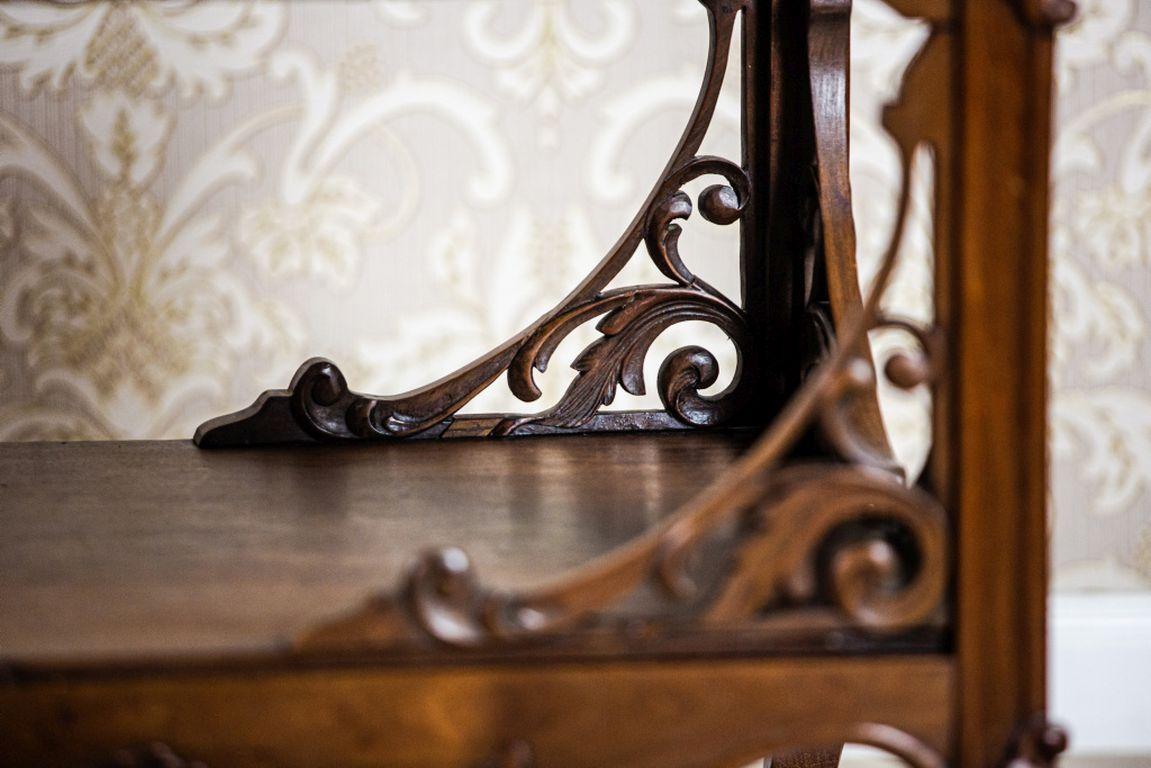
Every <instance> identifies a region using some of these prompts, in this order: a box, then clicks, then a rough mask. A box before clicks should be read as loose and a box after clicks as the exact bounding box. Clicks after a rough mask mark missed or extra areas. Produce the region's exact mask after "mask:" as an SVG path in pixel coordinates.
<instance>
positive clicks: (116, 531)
mask: <svg viewBox="0 0 1151 768" xmlns="http://www.w3.org/2000/svg"><path fill="white" fill-rule="evenodd" d="M748 440H749V437H746V436H741V435H718V434H698V433H697V434H686V433H675V434H666V435H650V434H649V435H627V436H614V437H604V436H584V437H572V438H549V437H540V438H533V439H531V440H521V441H515V442H498V441H452V442H450V443H439V444H431V443H428V444H406V445H374V446H370V447H333V446H323V447H320V446H314V447H295V448H288V449H268V450H256V449H253V450H237V451H222V452H205V451H199V450H197V449H195V448H194V447H193V446H192V445H191V443H188V442H159V443H156V442H131V443H101V444H95V443H89V444H67V445H65V444H23V445H19V444H9V445H0V491H2V493H0V529H2V530H3V531H4V535H3V537H0V573H3V574H4V578H3V579H2V580H0V655H2V656H3V657H7V658H9V659H11V658H23V657H38V658H39V657H56V656H62V657H67V656H70V655H85V656H88V655H102V654H117V655H125V656H131V655H140V654H166V653H177V654H188V653H194V652H220V651H231V650H256V649H264V648H269V647H274V646H276V645H277V644H280V643H284V642H287V641H288V640H289V639H290V638H292V637H293V636H295V635H296V634H297V633H298V632H300V631H301V630H303V629H304V628H306V627H308V626H309V625H311V624H313V623H315V622H316V621H318V620H322V619H325V618H328V617H330V616H332V615H333V614H335V613H339V612H340V611H342V610H346V609H348V608H349V607H351V606H353V605H355V604H357V603H359V602H360V601H361V600H362V599H363V598H365V597H366V596H367V595H368V594H370V592H371V591H372V590H375V589H381V590H382V589H385V588H390V587H392V586H393V585H394V583H395V582H396V580H397V579H398V577H399V574H400V572H401V570H402V569H403V567H404V566H405V565H406V564H407V561H408V558H411V557H413V556H415V555H416V554H417V553H419V552H420V550H421V549H423V548H426V547H430V546H438V545H447V544H454V545H459V546H462V547H464V548H466V549H467V551H468V552H469V554H470V555H471V556H472V558H473V560H474V561H475V562H476V564H477V567H478V568H479V569H481V570H482V572H483V573H484V577H485V579H487V580H489V581H490V582H491V583H493V584H495V585H497V586H507V587H511V586H516V587H523V586H525V585H531V584H533V583H539V582H542V581H545V580H547V579H548V578H549V577H554V576H556V575H557V574H558V573H559V572H560V571H562V570H564V569H567V568H571V567H574V566H577V565H580V564H582V563H585V562H586V561H587V560H589V559H590V558H592V557H594V556H596V555H600V554H603V553H604V552H606V551H609V550H611V549H613V548H614V547H616V546H619V545H620V544H623V543H625V542H627V541H628V540H630V539H631V538H633V537H635V536H637V535H639V534H640V533H642V532H644V531H645V530H647V529H648V528H649V527H650V526H651V525H652V523H654V522H655V521H656V520H659V519H660V518H662V517H663V516H665V515H667V514H668V513H670V512H672V511H673V510H675V509H676V508H677V507H678V506H679V505H681V504H682V503H683V502H685V501H687V500H688V499H689V498H690V497H691V496H692V495H693V494H694V493H695V492H696V491H698V490H700V489H702V488H703V487H704V486H705V485H707V483H708V482H709V481H710V480H712V479H713V478H714V477H716V476H717V475H719V474H720V473H722V472H723V470H724V469H725V468H726V467H727V466H728V465H729V464H730V463H731V462H732V461H733V460H734V458H735V457H736V456H737V455H738V454H739V453H740V451H741V449H742V447H743V446H744V445H745V444H746V443H747V442H748Z"/></svg>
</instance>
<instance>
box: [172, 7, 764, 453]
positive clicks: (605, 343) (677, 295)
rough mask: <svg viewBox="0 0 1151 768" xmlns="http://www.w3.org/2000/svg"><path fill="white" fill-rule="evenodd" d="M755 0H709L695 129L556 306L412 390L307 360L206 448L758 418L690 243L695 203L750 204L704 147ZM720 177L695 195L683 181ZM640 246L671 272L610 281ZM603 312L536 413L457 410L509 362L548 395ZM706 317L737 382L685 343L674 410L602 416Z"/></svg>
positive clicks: (721, 215)
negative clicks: (364, 384)
mask: <svg viewBox="0 0 1151 768" xmlns="http://www.w3.org/2000/svg"><path fill="white" fill-rule="evenodd" d="M750 1H751V0H740V1H733V0H700V2H701V3H702V4H703V5H704V6H705V8H706V9H707V13H708V20H709V25H710V32H711V35H710V50H709V53H708V61H707V67H706V70H705V74H704V80H703V84H702V86H701V88H700V93H699V96H698V99H697V101H696V105H695V109H694V110H693V112H692V115H691V117H690V119H689V120H688V124H687V127H686V129H685V130H684V132H683V135H682V137H681V138H680V141H679V143H678V145H677V146H676V148H675V150H674V152H673V153H672V156H671V158H670V159H669V161H668V163H667V166H666V168H665V169H664V171H663V173H662V174H661V176H660V178H659V180H658V181H657V182H656V184H655V187H654V188H653V189H652V191H651V193H650V194H649V195H648V198H647V200H646V202H645V203H644V204H643V206H642V207H641V209H640V211H639V213H638V214H637V215H636V217H635V218H634V219H633V221H632V223H631V224H630V225H629V227H628V229H627V231H625V232H624V234H623V235H622V236H621V237H620V239H619V241H618V242H617V243H616V245H615V246H614V247H613V248H612V249H611V251H609V252H608V254H607V255H606V256H604V257H603V259H602V260H601V261H600V263H599V265H598V266H597V267H596V268H595V269H594V270H593V272H592V273H591V274H590V275H588V276H587V277H586V278H585V279H584V280H583V282H582V283H581V284H580V285H579V286H577V287H576V288H575V289H574V290H573V291H572V292H571V293H570V294H569V295H568V296H567V298H565V299H564V300H563V302H562V303H561V304H560V305H559V306H557V307H556V308H555V309H553V310H552V311H550V312H549V313H547V314H546V315H545V316H543V317H542V318H540V319H539V320H538V321H537V322H536V323H535V324H534V325H533V326H531V327H529V328H527V329H525V330H524V331H522V332H521V333H520V334H518V335H517V336H515V337H514V338H512V339H510V340H508V341H507V342H505V343H504V344H503V345H501V346H500V347H498V348H496V349H494V350H492V351H491V352H489V353H488V354H486V355H484V356H483V357H481V358H480V359H479V360H476V361H475V362H473V363H471V364H470V365H468V366H466V367H464V368H461V369H460V370H458V371H456V372H455V373H452V374H450V375H448V376H446V377H444V378H442V379H440V380H439V381H436V382H433V383H431V384H428V385H427V386H424V387H421V388H419V389H416V390H413V391H411V392H408V393H406V394H402V395H396V396H390V397H378V396H373V395H364V394H360V393H357V392H353V391H352V390H350V389H349V388H348V385H347V382H346V381H345V380H344V376H343V374H342V373H341V372H340V370H339V369H338V368H337V367H336V366H335V364H333V363H331V362H329V361H326V360H309V361H307V362H306V363H304V365H303V366H302V367H301V368H300V369H299V371H298V372H297V373H296V376H295V378H294V379H293V380H292V383H291V385H290V386H289V388H288V389H286V390H273V391H269V392H265V393H264V394H263V395H261V396H260V398H259V399H258V400H257V401H256V402H255V403H254V404H253V405H252V406H250V407H249V408H247V409H245V410H243V411H240V412H238V413H235V414H231V415H228V416H223V417H220V418H216V419H213V420H211V421H209V422H207V423H205V424H203V425H202V426H201V427H200V428H199V429H198V430H197V431H196V436H195V441H196V444H197V445H199V446H201V447H204V448H210V447H220V446H231V445H251V444H260V443H276V442H285V441H300V440H386V439H393V438H410V437H454V436H493V437H494V436H503V435H512V434H517V435H518V434H533V433H539V432H549V431H572V430H580V431H593V430H626V429H649V428H691V427H714V426H720V425H728V424H734V423H738V422H740V421H747V420H748V415H747V410H748V408H749V407H750V405H751V403H752V399H751V397H750V393H752V392H755V391H757V390H759V389H760V388H761V387H762V382H761V380H760V373H759V370H758V366H757V363H756V361H757V360H758V359H759V352H758V350H755V349H754V348H753V345H754V343H755V340H754V339H753V338H752V334H751V333H750V330H749V326H748V321H747V316H746V313H745V312H744V310H743V309H742V308H741V307H740V306H739V305H738V304H736V303H735V302H733V301H731V300H730V299H728V298H727V297H726V296H724V295H723V294H722V293H720V292H719V291H718V290H716V289H715V288H713V287H712V286H710V285H708V284H707V283H706V282H705V281H704V280H702V279H700V278H699V277H697V276H696V275H695V274H693V273H692V272H691V270H690V269H689V268H688V267H687V265H686V264H685V263H684V260H683V258H682V257H681V256H680V253H679V238H680V234H681V232H682V227H681V225H680V224H679V223H678V222H681V221H684V220H686V219H688V218H689V217H690V216H691V215H692V212H693V210H694V208H695V206H696V205H698V207H699V211H700V215H701V216H702V217H703V218H704V219H706V220H707V221H710V222H712V223H715V224H718V225H730V224H733V223H735V222H737V221H739V220H740V219H741V218H743V216H744V214H745V213H746V212H747V211H748V209H749V207H750V206H751V204H752V199H753V193H754V190H753V188H752V181H751V178H750V176H749V175H748V172H747V170H746V169H745V168H743V167H741V166H740V165H737V164H735V163H733V162H731V161H728V160H725V159H723V158H719V157H710V156H705V155H699V154H698V153H699V147H700V144H701V142H702V140H703V137H704V135H705V133H706V131H707V128H708V125H709V124H710V123H711V120H712V116H713V114H714V112H715V107H716V101H717V100H718V98H719V93H720V88H721V87H722V85H723V80H724V73H725V71H726V68H727V61H728V57H729V55H730V52H731V47H732V35H733V29H734V26H735V22H736V19H737V17H738V15H739V14H740V12H741V11H743V9H744V8H745V7H746V5H747V3H749V2H750ZM704 177H709V178H716V179H718V183H715V184H712V185H711V186H709V187H707V188H706V189H704V190H703V192H701V193H700V195H699V197H698V199H697V201H695V203H693V201H692V199H691V197H690V196H689V195H688V194H687V193H686V192H684V191H683V187H684V185H686V184H687V183H688V182H691V181H693V180H695V179H698V178H704ZM641 245H642V246H643V247H644V249H645V250H646V252H647V255H648V257H649V258H650V259H651V260H652V261H653V262H654V264H655V266H656V267H658V268H659V271H660V272H661V273H662V274H663V275H664V276H665V277H666V278H667V279H668V280H669V282H668V283H661V284H655V285H640V286H634V287H630V288H622V289H612V290H608V289H607V285H608V284H609V283H610V282H611V281H612V280H613V279H614V278H615V277H616V276H617V275H618V274H619V272H620V270H622V269H623V267H624V266H625V265H626V264H627V263H628V262H629V261H630V260H631V259H632V258H633V257H634V255H635V253H636V251H637V249H638V248H639V247H640V246H641ZM596 318H599V323H598V325H597V329H598V330H599V332H600V334H601V335H600V338H599V339H598V340H597V341H595V342H594V343H593V344H592V345H591V346H589V347H588V348H587V349H585V350H584V351H583V352H582V353H581V354H580V355H579V357H578V358H577V359H576V360H575V362H573V363H572V367H573V368H574V369H575V370H576V371H577V375H576V378H575V380H574V381H573V382H572V383H571V385H570V386H569V387H568V390H567V391H566V392H565V393H564V395H563V396H562V397H561V398H560V401H559V402H558V403H557V404H556V405H555V406H554V407H552V408H549V409H548V410H546V411H544V412H542V413H538V414H534V415H522V416H517V415H500V416H496V417H478V418H477V417H457V416H456V413H457V412H458V411H459V410H460V409H461V408H463V407H464V406H465V405H466V404H467V403H468V402H470V401H471V400H472V399H473V398H474V397H475V396H476V395H478V394H479V393H480V392H481V391H483V390H484V389H485V388H486V387H488V385H490V384H491V383H492V382H494V381H495V380H496V379H497V378H498V377H499V376H500V375H501V374H504V373H506V375H507V381H508V385H509V387H510V388H511V390H512V392H513V393H514V394H515V395H516V397H518V398H519V399H520V400H522V401H524V402H533V401H535V400H537V399H538V398H539V397H540V395H541V393H540V390H539V388H538V387H537V386H536V383H535V380H534V373H535V371H540V372H543V371H545V370H546V369H547V367H548V364H549V363H550V361H551V357H552V355H553V354H554V352H555V350H556V348H557V347H558V346H559V344H560V342H562V341H563V340H564V339H565V338H566V337H567V336H568V335H569V334H570V333H571V332H572V331H573V330H575V329H576V328H577V327H579V326H581V325H583V324H584V323H587V322H590V321H592V320H595V319H596ZM688 321H703V322H707V323H711V324H713V325H716V326H717V327H719V328H720V329H721V330H723V331H724V332H725V333H726V334H727V335H728V336H729V337H730V338H731V340H732V341H733V343H734V344H735V347H736V350H737V353H738V355H739V358H740V361H739V364H738V366H737V370H736V371H735V377H734V379H733V381H732V383H731V384H730V386H728V387H727V389H726V390H725V391H724V392H722V393H720V394H718V395H714V396H704V395H701V394H700V390H702V389H706V388H707V387H709V386H711V385H712V384H714V383H715V382H716V380H717V378H718V376H719V364H718V362H717V360H716V358H715V356H714V355H713V354H712V353H711V352H709V351H708V350H705V349H703V348H702V347H698V346H692V347H686V348H683V349H680V350H677V351H676V352H674V353H673V354H672V355H670V356H669V357H668V358H667V359H666V360H665V361H664V363H663V366H662V367H661V369H660V372H659V377H658V388H659V394H660V398H661V400H662V402H663V405H664V408H665V412H664V413H658V414H636V413H631V414H618V413H611V414H605V413H601V412H600V408H601V407H602V406H604V405H608V404H610V403H611V402H612V400H613V399H614V397H615V393H616V389H617V387H623V389H624V390H625V391H627V392H629V393H631V394H634V395H642V394H644V393H645V391H646V383H645V382H644V376H643V363H644V359H645V357H646V355H647V352H648V350H649V349H650V347H651V344H652V342H653V341H655V339H656V337H657V336H659V335H660V334H661V333H662V332H663V331H664V330H666V329H667V328H669V327H670V326H672V325H675V324H678V323H683V322H688Z"/></svg>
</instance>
